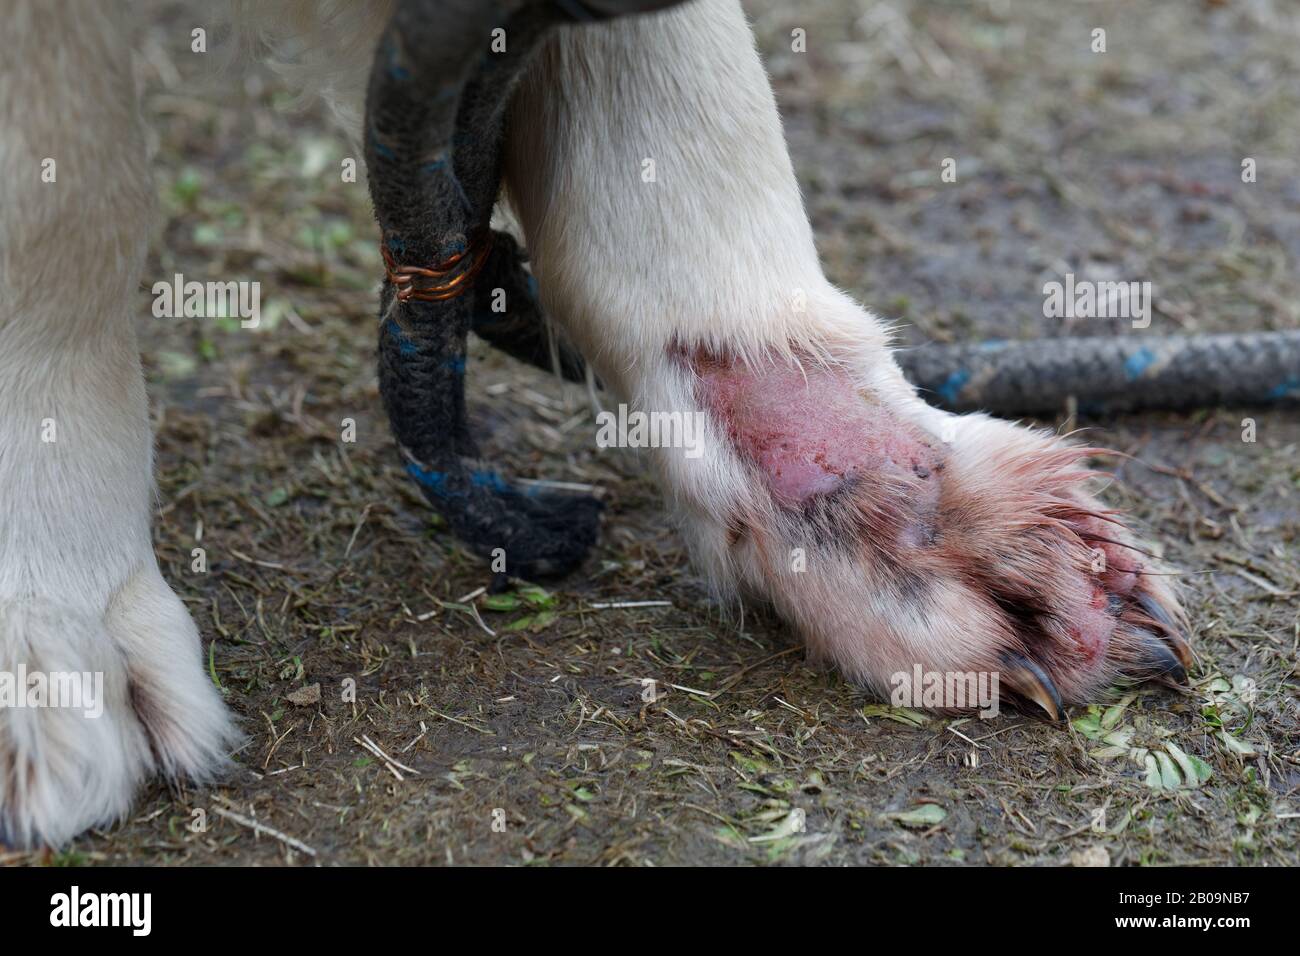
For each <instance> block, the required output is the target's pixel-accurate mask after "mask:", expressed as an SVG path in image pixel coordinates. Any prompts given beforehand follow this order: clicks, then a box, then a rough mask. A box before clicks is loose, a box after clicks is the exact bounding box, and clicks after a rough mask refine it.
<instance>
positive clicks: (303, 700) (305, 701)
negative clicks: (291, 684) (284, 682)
mask: <svg viewBox="0 0 1300 956" xmlns="http://www.w3.org/2000/svg"><path fill="white" fill-rule="evenodd" d="M284 699H285V700H287V701H288V702H289V703H291V704H296V705H297V706H299V707H310V706H312V705H313V704H319V703H320V684H308V685H307V686H305V687H299V688H298V689H297V690H295V691H290V692H289V693H287V694H285V695H284Z"/></svg>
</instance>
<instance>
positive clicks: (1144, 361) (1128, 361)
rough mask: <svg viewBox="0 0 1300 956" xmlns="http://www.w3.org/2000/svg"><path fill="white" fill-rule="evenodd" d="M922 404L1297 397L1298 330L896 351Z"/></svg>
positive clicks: (974, 406)
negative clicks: (916, 388) (920, 393)
mask: <svg viewBox="0 0 1300 956" xmlns="http://www.w3.org/2000/svg"><path fill="white" fill-rule="evenodd" d="M895 356H896V358H897V359H898V362H899V364H900V365H901V366H902V367H903V372H904V373H905V374H906V375H907V377H908V378H909V379H910V380H911V381H912V382H913V384H915V385H916V386H917V387H918V388H920V389H921V390H922V395H923V396H924V397H925V398H926V400H927V401H930V402H932V403H933V404H936V405H940V406H942V407H943V408H948V409H951V410H953V411H976V410H980V411H988V412H993V413H994V414H998V415H1035V414H1055V413H1059V412H1060V411H1061V410H1062V409H1064V408H1065V406H1066V402H1067V401H1068V400H1069V399H1070V398H1074V399H1075V400H1076V401H1077V408H1078V411H1079V412H1080V413H1081V414H1084V415H1088V416H1096V415H1109V414H1115V413H1118V412H1132V411H1144V410H1153V409H1168V410H1179V409H1190V408H1206V407H1222V406H1267V405H1280V404H1288V403H1296V402H1300V331H1289V332H1254V333H1244V334H1241V335H1192V336H1162V337H1156V336H1147V335H1141V336H1137V335H1130V336H1116V337H1100V336H1099V337H1095V338H1068V339H1033V340H1029V341H1024V342H982V343H977V344H974V345H927V346H922V347H920V348H916V349H905V350H900V351H898V352H896V353H895Z"/></svg>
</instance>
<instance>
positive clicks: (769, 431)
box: [693, 360, 942, 511]
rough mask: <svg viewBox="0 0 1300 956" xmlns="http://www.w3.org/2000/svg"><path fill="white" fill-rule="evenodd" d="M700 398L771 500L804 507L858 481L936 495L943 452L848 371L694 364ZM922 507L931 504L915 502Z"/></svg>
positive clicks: (712, 362) (711, 361) (813, 367)
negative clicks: (864, 391)
mask: <svg viewBox="0 0 1300 956" xmlns="http://www.w3.org/2000/svg"><path fill="white" fill-rule="evenodd" d="M693 365H694V367H695V371H696V373H697V374H698V375H699V379H700V386H699V390H700V398H701V401H702V402H703V404H704V405H705V406H706V408H707V409H708V410H709V411H710V412H711V413H712V414H713V415H714V416H715V417H716V419H717V420H718V421H719V423H721V424H722V425H723V427H724V428H725V429H726V431H727V435H728V437H729V438H730V440H731V442H732V444H733V445H734V447H735V448H736V450H737V451H738V452H739V453H740V455H741V457H743V458H744V459H746V460H747V461H749V462H751V463H752V464H754V465H755V466H757V468H758V470H759V471H760V472H761V474H762V475H763V477H764V478H765V479H766V481H767V485H768V489H769V490H770V491H771V493H772V496H773V498H775V499H776V501H777V502H778V503H780V504H781V505H783V506H786V507H790V508H801V507H803V506H804V505H806V504H808V502H809V501H811V500H812V499H813V498H816V497H818V496H824V495H829V494H831V493H833V492H835V491H837V490H838V489H840V488H841V487H842V486H844V485H845V483H846V482H850V481H855V480H858V479H874V480H878V481H879V480H885V481H888V480H889V479H891V478H892V479H899V478H903V479H906V480H907V481H908V483H909V484H912V485H915V486H916V490H917V492H918V493H919V495H920V496H921V497H922V498H927V497H930V496H931V493H933V495H934V496H935V497H936V498H937V493H938V486H937V482H935V481H932V480H930V479H932V477H933V476H934V473H935V471H936V470H937V469H939V468H941V467H942V466H941V464H940V462H939V460H938V456H937V455H936V453H935V452H934V450H933V449H932V448H931V447H930V446H929V445H928V444H927V442H926V441H925V439H924V437H923V436H922V435H921V433H920V432H919V430H917V429H916V428H914V427H913V426H910V425H908V424H906V423H904V422H903V421H902V420H901V419H899V418H898V416H897V415H895V414H893V413H892V412H890V411H889V410H888V409H886V408H884V407H883V406H881V405H879V404H876V403H873V402H871V401H869V400H868V399H867V398H865V397H863V396H862V395H861V394H859V393H858V392H857V391H856V390H855V388H854V386H853V383H852V381H851V380H850V378H849V376H848V375H847V374H845V373H844V372H842V371H840V370H837V369H831V368H824V367H820V366H815V365H812V364H811V363H809V364H808V365H807V366H806V367H805V368H803V369H799V368H786V367H775V368H764V369H760V370H753V369H750V368H748V367H746V366H742V365H739V364H723V363H720V362H717V361H714V360H697V361H696V362H694V363H693ZM916 504H917V505H918V506H919V508H920V510H922V511H925V510H929V509H928V508H926V507H925V505H926V504H928V502H925V501H918V502H916Z"/></svg>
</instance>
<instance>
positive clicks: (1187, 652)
mask: <svg viewBox="0 0 1300 956" xmlns="http://www.w3.org/2000/svg"><path fill="white" fill-rule="evenodd" d="M1137 603H1138V604H1139V605H1140V606H1141V608H1142V610H1144V611H1146V612H1147V614H1148V615H1150V617H1151V619H1152V620H1153V621H1155V622H1156V623H1157V624H1159V625H1160V627H1161V628H1162V629H1163V630H1164V633H1163V634H1161V635H1159V639H1160V640H1162V641H1164V643H1165V644H1166V645H1168V648H1169V650H1170V651H1172V653H1173V654H1174V656H1175V657H1177V658H1178V663H1179V664H1181V665H1182V671H1183V677H1182V678H1181V680H1180V683H1182V682H1185V681H1186V679H1187V671H1189V670H1191V669H1192V661H1193V658H1192V648H1191V646H1190V645H1189V644H1188V643H1187V640H1186V639H1185V638H1184V637H1183V635H1182V629H1181V628H1180V627H1179V626H1178V625H1177V623H1175V621H1174V619H1173V618H1172V617H1171V616H1170V614H1169V611H1168V610H1167V609H1166V608H1165V607H1164V606H1163V605H1162V604H1160V602H1159V601H1157V600H1156V599H1155V598H1154V597H1152V596H1151V595H1150V594H1139V595H1137Z"/></svg>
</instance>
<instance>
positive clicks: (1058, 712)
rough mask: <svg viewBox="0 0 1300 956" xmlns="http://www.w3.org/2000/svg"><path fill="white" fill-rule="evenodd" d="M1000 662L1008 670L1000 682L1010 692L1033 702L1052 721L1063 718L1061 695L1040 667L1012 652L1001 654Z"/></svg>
mask: <svg viewBox="0 0 1300 956" xmlns="http://www.w3.org/2000/svg"><path fill="white" fill-rule="evenodd" d="M1002 661H1003V664H1005V665H1006V667H1007V668H1008V669H1007V670H1005V671H1003V672H1002V675H1001V680H1003V681H1005V682H1006V684H1007V685H1008V686H1010V687H1011V689H1012V690H1014V691H1015V692H1016V693H1017V694H1019V695H1020V696H1021V697H1023V698H1025V699H1026V700H1030V701H1033V702H1034V703H1035V704H1037V705H1038V706H1039V707H1041V708H1042V709H1043V712H1044V713H1046V714H1047V716H1048V717H1049V718H1051V719H1052V720H1054V721H1059V720H1061V719H1062V718H1063V717H1064V715H1065V707H1064V706H1063V705H1062V704H1061V694H1060V692H1059V691H1057V689H1056V685H1055V684H1053V683H1052V679H1051V678H1050V677H1048V676H1047V673H1046V672H1045V671H1044V670H1043V669H1042V668H1041V667H1039V666H1038V665H1037V664H1035V663H1034V662H1033V661H1031V660H1030V659H1029V658H1028V657H1025V655H1023V654H1017V653H1016V652H1014V651H1007V652H1006V653H1005V654H1003V655H1002Z"/></svg>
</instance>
